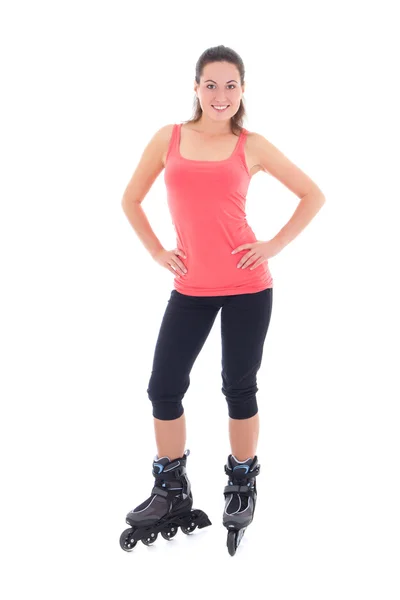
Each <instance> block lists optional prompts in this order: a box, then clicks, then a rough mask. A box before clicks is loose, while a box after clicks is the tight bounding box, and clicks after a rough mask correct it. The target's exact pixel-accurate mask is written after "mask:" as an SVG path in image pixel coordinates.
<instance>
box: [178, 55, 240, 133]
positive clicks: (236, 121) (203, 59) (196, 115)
mask: <svg viewBox="0 0 400 600" xmlns="http://www.w3.org/2000/svg"><path fill="white" fill-rule="evenodd" d="M222 61H224V62H229V63H232V64H234V65H236V67H237V69H238V71H239V75H240V85H243V84H244V64H243V61H242V59H241V58H240V56H239V54H237V52H235V51H234V50H232V48H228V47H227V46H214V47H213V48H208V49H207V50H205V51H204V52H203V54H202V55H201V56H200V58H199V59H198V61H197V63H196V75H195V79H196V82H197V83H200V77H201V76H202V75H203V71H204V67H205V66H206V65H208V64H209V63H213V62H222ZM202 114H203V110H202V108H201V106H200V102H199V99H198V97H197V96H195V99H194V105H193V116H192V118H191V119H189V120H188V121H184V123H197V121H199V120H200V118H201V115H202ZM246 116H247V115H246V109H245V106H244V102H243V97H242V98H241V100H240V106H239V109H238V111H237V112H236V113H235V114H234V115H233V117H231V119H230V122H231V131H232V133H234V134H235V135H239V134H240V132H241V131H242V127H243V119H244V117H246Z"/></svg>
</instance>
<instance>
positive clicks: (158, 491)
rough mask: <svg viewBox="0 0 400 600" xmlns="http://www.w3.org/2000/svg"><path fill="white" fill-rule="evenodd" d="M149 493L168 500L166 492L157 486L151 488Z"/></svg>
mask: <svg viewBox="0 0 400 600" xmlns="http://www.w3.org/2000/svg"><path fill="white" fill-rule="evenodd" d="M151 493H152V494H157V495H158V496H164V498H168V492H166V491H165V490H163V489H162V488H160V487H158V486H157V485H155V486H154V487H153V489H152V490H151Z"/></svg>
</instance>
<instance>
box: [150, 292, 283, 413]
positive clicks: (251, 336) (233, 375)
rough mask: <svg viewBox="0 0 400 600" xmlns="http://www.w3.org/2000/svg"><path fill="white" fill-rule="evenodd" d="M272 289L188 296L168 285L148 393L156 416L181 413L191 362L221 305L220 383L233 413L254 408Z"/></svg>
mask: <svg viewBox="0 0 400 600" xmlns="http://www.w3.org/2000/svg"><path fill="white" fill-rule="evenodd" d="M272 289H273V288H267V289H265V290H262V291H261V292H256V293H249V294H235V295H230V296H188V295H186V294H181V293H180V292H178V291H177V290H175V289H173V290H172V292H171V296H170V298H169V300H168V304H167V307H166V310H165V313H164V316H163V319H162V323H161V327H160V331H159V335H158V339H157V343H156V347H155V353H154V359H153V367H152V372H151V377H150V381H149V385H148V388H147V394H148V397H149V399H150V400H151V402H152V405H153V416H154V417H155V418H156V419H161V420H164V421H170V420H172V419H178V418H179V417H180V416H182V414H183V412H184V409H183V405H182V399H183V397H184V395H185V393H186V391H187V389H188V387H189V384H190V372H191V370H192V367H193V364H194V362H195V360H196V358H197V356H198V355H199V353H200V350H201V349H202V347H203V345H204V342H205V341H206V339H207V337H208V334H209V333H210V331H211V328H212V326H213V323H214V321H215V318H216V316H217V314H218V311H219V310H220V309H221V342H222V371H221V376H222V388H221V391H222V393H223V394H224V395H225V398H226V401H227V404H228V414H229V416H230V417H231V418H232V419H249V418H250V417H253V416H254V415H255V414H257V412H258V407H257V400H256V392H257V391H258V387H257V371H258V370H259V368H260V366H261V359H262V355H263V347H264V340H265V337H266V334H267V330H268V326H269V322H270V319H271V311H272Z"/></svg>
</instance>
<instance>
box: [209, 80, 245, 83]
mask: <svg viewBox="0 0 400 600" xmlns="http://www.w3.org/2000/svg"><path fill="white" fill-rule="evenodd" d="M207 81H212V82H213V83H217V82H216V81H214V80H213V79H206V80H205V82H204V83H207ZM231 81H234V82H235V83H237V81H236V79H230V80H229V81H227V82H226V83H230V82H231Z"/></svg>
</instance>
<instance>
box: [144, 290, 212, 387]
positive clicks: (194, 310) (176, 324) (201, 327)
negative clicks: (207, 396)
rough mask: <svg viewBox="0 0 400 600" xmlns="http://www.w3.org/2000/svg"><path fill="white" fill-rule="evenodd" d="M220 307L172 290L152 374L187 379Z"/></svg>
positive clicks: (161, 328)
mask: <svg viewBox="0 0 400 600" xmlns="http://www.w3.org/2000/svg"><path fill="white" fill-rule="evenodd" d="M218 310H219V308H218V306H217V305H216V304H215V303H212V302H209V301H208V299H207V298H202V297H200V296H187V295H184V294H181V293H180V292H178V291H177V290H172V292H171V296H170V299H169V300H168V304H167V307H166V310H165V313H164V316H163V319H162V322H161V326H160V331H159V334H158V339H157V343H156V347H155V352H154V359H153V368H152V373H153V374H156V373H162V374H163V378H164V379H165V380H171V379H172V380H176V379H177V378H179V379H180V380H182V378H184V379H186V378H187V377H188V375H189V373H190V371H191V369H192V367H193V364H194V362H195V360H196V358H197V356H198V354H199V352H200V350H201V349H202V347H203V345H204V343H205V341H206V339H207V337H208V335H209V333H210V331H211V328H212V326H213V323H214V321H215V318H216V316H217V314H218Z"/></svg>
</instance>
